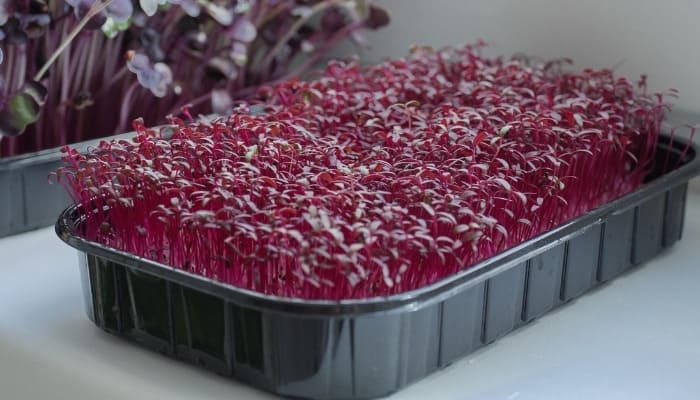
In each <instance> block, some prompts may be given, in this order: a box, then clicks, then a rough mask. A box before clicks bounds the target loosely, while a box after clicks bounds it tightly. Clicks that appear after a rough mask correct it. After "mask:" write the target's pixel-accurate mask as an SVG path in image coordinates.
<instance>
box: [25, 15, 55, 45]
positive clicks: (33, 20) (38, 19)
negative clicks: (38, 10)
mask: <svg viewBox="0 0 700 400" xmlns="http://www.w3.org/2000/svg"><path fill="white" fill-rule="evenodd" d="M19 21H20V25H21V26H22V28H23V29H24V32H25V33H26V34H27V36H28V37H29V38H30V39H36V38H39V37H41V36H43V35H44V33H45V32H46V28H47V27H48V26H49V24H50V23H51V16H50V15H49V14H26V15H21V16H20V17H19Z"/></svg>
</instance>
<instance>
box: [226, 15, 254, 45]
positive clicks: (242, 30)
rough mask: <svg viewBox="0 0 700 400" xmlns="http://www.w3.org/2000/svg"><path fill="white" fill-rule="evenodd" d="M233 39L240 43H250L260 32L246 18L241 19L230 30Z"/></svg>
mask: <svg viewBox="0 0 700 400" xmlns="http://www.w3.org/2000/svg"><path fill="white" fill-rule="evenodd" d="M229 34H230V35H231V38H233V39H234V40H237V41H239V42H244V43H250V42H252V41H253V40H255V38H256V37H257V35H258V30H257V29H256V28H255V25H253V23H252V22H250V20H249V19H248V18H246V17H239V18H237V19H236V21H235V22H234V24H233V26H232V27H231V29H229Z"/></svg>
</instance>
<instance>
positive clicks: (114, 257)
mask: <svg viewBox="0 0 700 400" xmlns="http://www.w3.org/2000/svg"><path fill="white" fill-rule="evenodd" d="M660 143H661V145H663V146H666V147H672V148H674V149H684V148H686V146H687V147H688V152H687V154H686V157H687V158H689V161H687V162H686V163H684V164H683V165H681V166H680V167H678V168H677V169H675V170H673V171H671V172H668V173H665V174H663V175H662V176H659V177H657V178H656V179H654V180H653V181H650V182H648V183H645V184H643V185H642V186H640V188H638V189H637V190H635V191H633V192H631V193H629V194H627V195H625V196H623V197H621V198H619V199H617V200H613V201H611V202H608V203H606V204H603V205H601V206H600V207H598V208H596V209H593V210H591V211H589V212H587V213H585V214H583V215H581V216H579V217H577V218H575V219H573V220H571V221H569V222H566V223H564V224H562V225H560V226H558V227H556V228H554V229H551V230H549V231H547V232H544V233H542V234H540V235H538V236H536V237H534V238H532V239H530V240H527V241H525V242H523V243H520V244H518V245H516V246H514V247H512V248H510V249H507V250H505V251H502V252H500V253H498V254H496V255H494V256H492V257H489V258H487V259H485V260H482V261H480V262H478V263H476V264H474V265H473V266H472V267H470V268H468V269H466V270H463V271H460V272H458V273H455V274H452V275H450V276H447V277H444V278H442V279H440V280H438V281H436V282H434V283H432V284H430V285H427V286H424V287H421V288H418V289H414V290H411V291H408V292H403V293H398V294H393V295H390V296H379V297H370V298H362V299H345V300H310V299H298V298H290V297H282V296H274V295H269V294H263V293H259V292H256V291H252V290H248V289H243V288H239V287H235V286H233V285H230V284H226V283H222V282H219V281H216V280H213V279H210V278H206V277H203V276H200V275H196V274H193V273H190V272H187V271H184V270H180V269H177V268H175V267H171V266H168V265H166V264H163V263H160V262H157V261H153V260H149V259H146V258H143V257H140V256H136V255H133V254H131V253H128V252H125V251H121V250H117V249H114V248H111V247H109V246H106V245H103V244H100V243H97V242H94V241H89V240H86V239H83V238H80V237H79V236H77V235H75V234H74V227H75V225H76V220H77V219H78V218H79V214H80V212H81V209H82V207H81V206H79V205H72V206H70V207H68V208H66V209H65V210H64V211H63V212H62V213H61V215H60V216H59V218H58V220H57V222H56V224H55V231H56V234H57V235H58V236H59V238H60V239H61V240H63V241H64V242H65V243H66V244H68V245H69V246H71V247H73V248H75V249H76V250H78V251H81V252H85V253H89V254H93V255H96V256H98V257H102V258H106V259H108V260H110V261H114V262H116V263H118V264H121V265H123V266H125V267H129V268H134V269H136V270H138V271H139V272H145V273H148V274H150V275H154V276H156V277H159V278H162V279H166V280H168V281H170V282H173V283H176V284H179V285H182V286H186V287H190V288H193V289H196V290H201V291H204V292H206V293H209V294H211V295H214V296H217V297H220V298H222V299H225V300H227V301H230V302H232V303H235V304H237V305H242V306H245V307H249V308H252V309H257V310H261V311H266V312H273V313H283V314H303V315H304V316H305V317H309V318H310V317H328V316H342V317H349V316H357V315H365V314H394V313H401V312H405V311H411V310H418V309H422V308H424V307H428V306H431V305H433V304H436V303H439V302H441V301H444V300H446V299H448V298H450V297H452V296H454V295H455V294H457V293H460V292H462V291H464V290H466V289H469V288H470V287H473V286H475V285H477V284H479V283H481V282H484V281H486V280H488V279H489V278H492V277H494V276H496V275H498V274H500V273H502V272H504V271H506V270H508V269H510V268H512V267H515V266H517V265H519V264H520V263H522V262H524V261H526V260H528V259H530V258H532V257H534V256H536V255H538V254H541V253H543V252H545V251H547V250H549V249H550V248H552V247H554V246H557V245H558V244H561V243H563V242H566V241H568V240H570V239H572V238H574V237H576V236H579V235H581V234H583V233H585V232H586V231H587V230H588V229H590V228H591V227H593V226H594V225H600V224H602V223H604V222H605V220H606V219H607V218H608V217H609V216H611V215H616V214H620V213H623V212H625V211H627V210H629V209H630V208H632V207H635V206H637V205H638V204H639V203H641V202H643V201H644V200H646V199H648V198H651V197H653V196H655V195H659V194H661V193H663V192H665V191H666V190H668V189H670V188H672V187H675V186H677V185H680V184H683V183H686V182H687V181H688V180H690V179H691V178H692V177H694V176H696V175H698V174H700V155H699V151H700V150H699V147H698V145H696V144H695V143H693V142H692V141H691V140H690V139H687V138H681V137H673V138H671V137H670V136H668V135H665V134H664V135H661V136H660Z"/></svg>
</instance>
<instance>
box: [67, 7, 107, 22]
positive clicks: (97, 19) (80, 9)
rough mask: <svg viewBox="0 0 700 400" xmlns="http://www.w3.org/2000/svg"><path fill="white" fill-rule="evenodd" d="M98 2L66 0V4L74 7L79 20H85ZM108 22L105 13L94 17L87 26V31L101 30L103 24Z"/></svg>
mask: <svg viewBox="0 0 700 400" xmlns="http://www.w3.org/2000/svg"><path fill="white" fill-rule="evenodd" d="M96 1H97V0H66V3H68V5H70V6H71V7H73V13H74V14H75V17H76V18H77V19H81V18H83V17H84V16H85V15H86V14H87V13H88V11H89V10H90V8H91V7H92V6H93V5H94V4H95V2H96ZM106 20H107V17H106V16H105V15H104V13H100V15H96V16H94V17H93V18H92V19H91V20H90V21H89V22H88V24H87V25H86V26H85V28H86V29H99V28H100V27H101V26H102V24H104V22H105V21H106Z"/></svg>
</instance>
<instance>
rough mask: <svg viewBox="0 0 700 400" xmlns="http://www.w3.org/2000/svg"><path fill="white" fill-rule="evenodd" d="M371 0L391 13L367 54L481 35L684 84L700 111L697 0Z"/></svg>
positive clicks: (508, 47) (685, 104)
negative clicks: (385, 25) (388, 21)
mask: <svg viewBox="0 0 700 400" xmlns="http://www.w3.org/2000/svg"><path fill="white" fill-rule="evenodd" d="M374 1H376V3H377V4H379V5H382V6H384V7H386V8H387V9H388V10H389V12H390V13H391V17H392V21H391V24H390V25H389V26H388V27H386V28H384V29H382V30H380V31H377V32H370V33H369V34H368V38H369V41H370V43H371V46H372V48H371V49H369V50H365V51H363V52H362V53H361V55H362V57H363V58H364V59H365V60H367V61H369V62H376V61H379V60H381V59H383V58H384V57H395V56H401V55H405V54H406V52H407V50H408V48H409V46H411V45H412V44H427V45H431V46H434V47H441V46H443V45H459V44H464V43H473V42H475V41H476V40H477V39H479V38H481V39H484V40H485V41H486V42H488V43H489V44H490V45H491V48H492V49H491V50H490V52H491V54H494V55H496V54H502V55H508V56H510V55H512V54H514V53H518V52H522V53H526V54H530V55H535V56H538V57H542V58H547V59H550V58H561V57H569V58H572V59H573V60H574V62H575V67H577V68H583V67H596V68H598V67H606V68H612V67H614V66H618V68H617V69H616V71H618V73H620V74H623V75H625V76H628V77H630V78H634V79H637V78H638V77H639V75H640V74H647V75H648V77H649V84H650V87H651V88H652V89H654V90H665V89H668V88H675V89H678V90H679V91H680V98H679V100H678V102H677V103H676V107H675V109H676V110H677V111H681V112H683V111H685V112H698V113H700V0H666V1H664V0H432V1H431V0H374ZM343 52H344V53H352V52H357V49H356V48H351V47H350V46H348V47H346V48H344V49H343ZM688 122H690V121H688ZM693 122H700V121H693Z"/></svg>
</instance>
